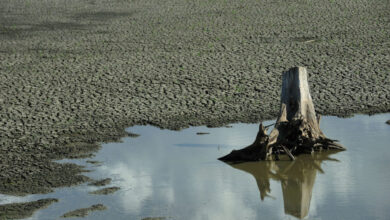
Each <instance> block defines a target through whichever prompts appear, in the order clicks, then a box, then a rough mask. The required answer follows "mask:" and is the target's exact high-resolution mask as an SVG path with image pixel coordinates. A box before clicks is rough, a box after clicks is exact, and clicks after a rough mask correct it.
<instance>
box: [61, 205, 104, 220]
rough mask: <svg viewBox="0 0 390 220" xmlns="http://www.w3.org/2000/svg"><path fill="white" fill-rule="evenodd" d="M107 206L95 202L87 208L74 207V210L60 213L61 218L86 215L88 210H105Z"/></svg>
mask: <svg viewBox="0 0 390 220" xmlns="http://www.w3.org/2000/svg"><path fill="white" fill-rule="evenodd" d="M106 209H107V207H105V206H104V205H103V204H96V205H92V206H90V207H88V208H82V209H76V210H74V211H70V212H67V213H65V214H64V215H62V216H61V217H62V218H72V217H85V216H87V215H88V214H89V213H90V212H93V211H102V210H106Z"/></svg>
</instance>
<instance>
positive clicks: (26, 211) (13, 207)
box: [0, 199, 58, 220]
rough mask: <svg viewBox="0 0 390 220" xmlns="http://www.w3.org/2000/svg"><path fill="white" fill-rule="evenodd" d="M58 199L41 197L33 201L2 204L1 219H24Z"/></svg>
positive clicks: (0, 209)
mask: <svg viewBox="0 0 390 220" xmlns="http://www.w3.org/2000/svg"><path fill="white" fill-rule="evenodd" d="M53 202H58V199H40V200H37V201H33V202H23V203H11V204H6V205H0V219H1V220H3V219H22V218H27V217H29V216H31V215H32V214H33V213H34V212H35V211H37V210H38V209H42V208H46V207H47V206H49V205H50V204H52V203H53Z"/></svg>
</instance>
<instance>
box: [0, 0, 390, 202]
mask: <svg viewBox="0 0 390 220" xmlns="http://www.w3.org/2000/svg"><path fill="white" fill-rule="evenodd" d="M145 18H147V19H145ZM389 18H390V10H389V1H388V0H378V1H375V3H372V2H370V1H366V0H337V1H320V0H313V1H304V0H294V1H289V4H286V3H285V1H282V0H276V1H275V0H272V1H270V0H264V1H254V0H248V1H238V0H233V1H226V0H212V1H186V0H185V1H183V0H180V1H179V0H169V1H163V2H162V1H160V0H150V1H139V0H135V1H120V0H116V1H106V0H94V1H79V0H67V1H60V0H53V1H43V0H37V1H24V0H2V1H1V4H0V161H1V163H0V193H4V194H17V195H23V194H28V193H46V192H50V191H51V190H52V188H53V187H60V186H70V185H73V184H78V183H81V182H85V181H89V179H88V178H87V177H85V176H83V175H81V171H82V167H80V166H77V165H72V164H58V163H54V162H53V159H61V158H66V157H71V158H79V157H89V156H91V155H92V154H93V152H95V151H97V150H98V149H99V143H101V142H111V141H119V140H120V138H121V137H125V136H134V135H133V134H132V133H127V132H125V131H124V128H126V127H129V126H132V125H139V124H141V125H142V124H151V125H155V126H158V127H161V128H169V129H180V128H185V127H188V126H191V125H193V126H195V125H208V126H211V127H215V126H222V125H226V124H228V123H233V122H258V121H260V120H265V119H271V118H274V117H275V116H276V115H277V110H278V107H279V95H280V86H281V85H280V84H281V73H282V71H284V70H286V69H288V68H290V67H292V66H296V65H302V66H306V67H307V68H308V73H309V83H310V89H311V94H312V97H313V100H314V104H315V107H316V109H317V111H318V113H321V114H326V115H337V116H349V115H350V114H352V113H370V114H373V113H378V112H389V111H390V79H389V76H390V74H389V69H390V67H389V65H388V59H389V48H390V47H389V44H390V40H389V37H388V36H389V35H390V22H389Z"/></svg>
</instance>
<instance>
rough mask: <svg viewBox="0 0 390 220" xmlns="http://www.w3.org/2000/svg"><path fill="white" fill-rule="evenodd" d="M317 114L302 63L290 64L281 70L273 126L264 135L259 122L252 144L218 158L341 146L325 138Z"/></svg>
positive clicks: (249, 158)
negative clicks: (278, 110) (279, 90)
mask: <svg viewBox="0 0 390 220" xmlns="http://www.w3.org/2000/svg"><path fill="white" fill-rule="evenodd" d="M319 123H320V116H319V115H318V117H317V115H316V113H315V110H314V105H313V101H312V99H311V96H310V91H309V84H308V82H307V71H306V68H305V67H294V68H291V69H290V70H288V71H286V72H284V73H283V80H282V95H281V105H280V112H279V117H278V119H277V120H276V123H275V126H274V129H273V130H272V131H271V133H270V134H269V135H267V129H266V128H265V127H264V126H263V124H262V123H260V128H259V132H258V134H257V137H256V140H255V141H254V143H253V144H251V145H249V146H248V147H246V148H243V149H241V150H233V151H232V152H231V153H230V154H228V155H226V156H224V157H221V158H219V160H222V161H256V160H273V159H276V160H278V159H279V156H278V155H279V154H287V155H288V156H289V157H290V159H291V160H294V159H295V157H294V155H298V154H301V153H311V152H313V151H320V150H322V149H337V150H345V148H344V147H343V146H341V145H340V144H338V143H336V142H337V140H332V139H329V138H327V137H326V136H325V135H324V134H323V133H322V131H321V130H320V126H319Z"/></svg>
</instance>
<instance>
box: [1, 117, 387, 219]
mask: <svg viewBox="0 0 390 220" xmlns="http://www.w3.org/2000/svg"><path fill="white" fill-rule="evenodd" d="M388 119H390V114H379V115H374V116H366V115H357V116H355V117H353V118H347V119H340V118H336V117H323V118H322V120H321V129H322V130H323V132H324V133H325V135H327V136H328V137H329V138H332V139H338V140H340V142H341V144H343V145H344V146H345V147H347V151H344V152H339V153H335V154H330V153H320V154H314V155H304V156H300V157H298V158H297V160H296V161H294V162H290V161H279V162H251V163H243V164H237V165H229V164H226V163H223V162H221V161H218V160H217V159H216V158H218V157H221V156H223V155H225V154H227V153H229V152H230V151H231V150H232V149H239V148H242V147H244V146H247V145H249V144H251V143H252V141H253V140H254V138H255V136H256V134H257V130H258V124H233V125H232V126H233V127H232V128H226V127H223V128H207V127H191V128H188V129H184V130H182V131H170V130H160V129H158V128H155V127H151V126H135V127H131V128H128V131H131V132H133V133H138V134H140V135H141V136H139V137H137V138H125V139H123V143H110V144H104V145H103V148H102V149H101V150H100V151H99V152H98V153H97V154H96V157H94V158H92V159H91V158H89V159H83V160H63V161H61V162H75V163H78V164H81V165H85V166H86V167H87V169H91V170H93V172H90V173H86V175H87V176H90V177H92V178H95V179H102V178H107V177H110V178H112V179H113V181H112V183H111V184H110V185H109V186H119V187H121V189H120V190H119V191H117V192H115V193H114V194H110V195H92V194H88V192H90V191H92V190H96V189H100V188H102V187H95V186H88V185H87V184H83V185H80V186H77V187H71V188H61V189H57V190H56V191H55V192H53V193H50V194H45V195H30V196H27V197H12V196H0V198H2V199H1V200H0V203H8V202H22V201H32V200H35V199H40V198H48V197H51V198H58V199H59V200H60V201H59V202H58V203H55V204H53V205H51V206H49V207H48V208H46V209H43V210H40V211H38V212H36V213H35V214H34V216H33V217H32V218H30V219H58V218H59V216H61V215H62V214H64V213H65V212H68V211H71V210H74V209H78V208H84V207H89V206H91V205H93V204H96V203H102V204H104V205H105V206H106V207H107V208H108V209H107V210H105V211H96V212H92V213H90V214H89V215H88V217H87V218H86V219H143V218H146V217H165V218H166V219H180V220H181V219H196V220H197V219H199V220H208V219H210V220H219V219H221V220H230V219H232V220H236V219H297V218H305V219H390V211H389V210H390V171H389V165H390V162H389V159H390V126H389V125H387V124H385V121H386V120H388ZM271 123H272V122H271V121H269V122H265V123H264V124H271ZM197 132H209V133H210V134H207V135H196V133H197ZM86 160H98V161H102V162H103V163H102V164H101V165H99V166H97V165H92V164H89V163H86ZM72 219H75V218H72ZM84 219H85V218H84Z"/></svg>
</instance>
